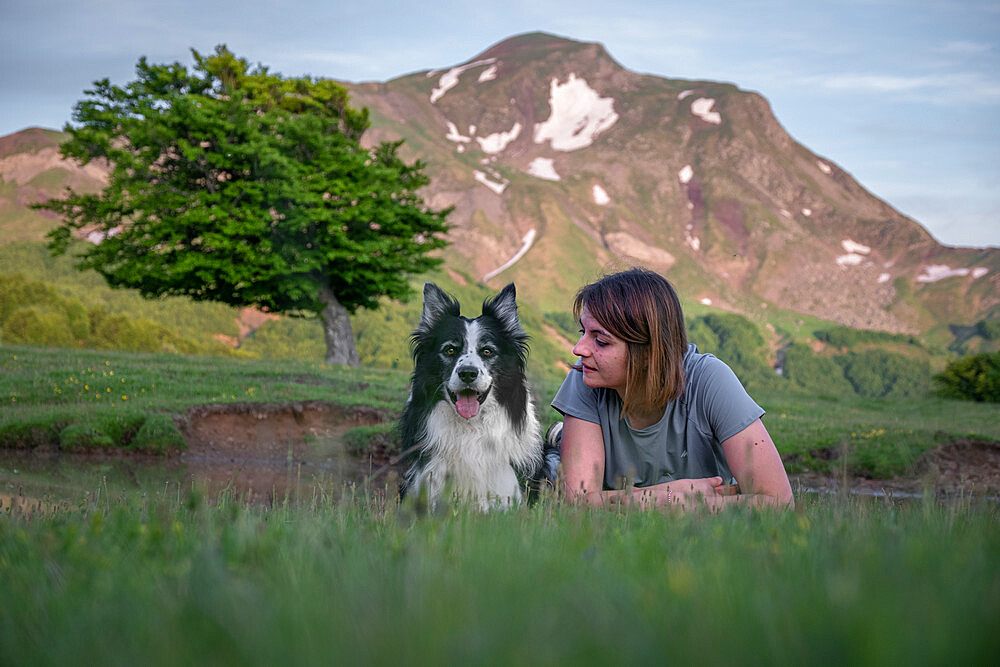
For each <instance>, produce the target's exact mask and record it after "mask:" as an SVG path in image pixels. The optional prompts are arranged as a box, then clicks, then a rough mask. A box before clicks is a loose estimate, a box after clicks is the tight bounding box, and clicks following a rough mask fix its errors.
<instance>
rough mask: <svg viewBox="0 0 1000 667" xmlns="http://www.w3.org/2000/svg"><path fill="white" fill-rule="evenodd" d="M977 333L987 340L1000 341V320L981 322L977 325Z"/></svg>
mask: <svg viewBox="0 0 1000 667" xmlns="http://www.w3.org/2000/svg"><path fill="white" fill-rule="evenodd" d="M976 333H978V334H979V335H980V336H982V337H983V338H985V339H986V340H1000V320H981V321H980V322H979V323H977V324H976Z"/></svg>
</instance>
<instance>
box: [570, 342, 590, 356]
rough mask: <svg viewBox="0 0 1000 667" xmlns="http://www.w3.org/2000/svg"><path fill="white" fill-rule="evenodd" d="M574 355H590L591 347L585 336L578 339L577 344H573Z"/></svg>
mask: <svg viewBox="0 0 1000 667" xmlns="http://www.w3.org/2000/svg"><path fill="white" fill-rule="evenodd" d="M573 355H574V356H577V357H586V356H589V355H590V347H589V346H588V345H587V344H586V342H585V340H584V339H583V338H580V340H578V341H576V345H574V346H573Z"/></svg>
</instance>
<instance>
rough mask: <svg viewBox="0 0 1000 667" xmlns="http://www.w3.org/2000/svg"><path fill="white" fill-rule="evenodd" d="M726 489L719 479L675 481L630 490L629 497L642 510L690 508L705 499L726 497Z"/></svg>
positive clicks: (706, 478)
mask: <svg viewBox="0 0 1000 667" xmlns="http://www.w3.org/2000/svg"><path fill="white" fill-rule="evenodd" d="M728 488H729V487H725V486H723V484H722V478H721V477H705V478H702V479H675V480H674V481H672V482H664V483H662V484H654V485H653V486H644V487H641V488H635V489H632V494H631V495H632V500H633V501H634V502H636V503H638V504H639V506H640V507H642V508H651V507H669V506H672V505H677V506H680V507H691V506H693V505H695V504H697V503H699V502H704V501H705V499H707V498H712V497H714V496H716V495H727V494H728Z"/></svg>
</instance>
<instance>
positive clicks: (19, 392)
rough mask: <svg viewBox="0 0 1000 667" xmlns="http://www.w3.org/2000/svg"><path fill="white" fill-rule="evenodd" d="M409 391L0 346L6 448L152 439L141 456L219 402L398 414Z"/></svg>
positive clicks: (325, 375)
mask: <svg viewBox="0 0 1000 667" xmlns="http://www.w3.org/2000/svg"><path fill="white" fill-rule="evenodd" d="M406 383H407V375H406V374H404V373H403V372H402V371H390V370H371V369H347V368H338V367H331V366H326V365H324V364H322V363H312V362H303V361H268V360H253V361H247V360H239V359H229V358H225V357H213V356H190V355H169V354H145V353H128V352H110V351H94V350H69V349H56V348H34V347H16V346H0V403H2V404H3V410H0V447H16V448H26V447H35V446H38V445H42V444H58V445H61V446H63V447H64V448H77V449H79V448H84V449H86V448H90V447H100V446H101V445H102V444H103V445H104V446H105V447H116V446H126V445H129V446H132V447H133V448H136V446H137V443H135V442H134V440H135V438H137V437H138V438H140V443H143V441H142V440H141V437H142V434H144V433H145V434H146V435H147V436H148V437H149V438H150V441H149V442H148V443H143V444H144V446H142V447H140V448H141V449H146V450H153V451H157V450H161V449H164V448H168V447H166V446H165V445H164V443H169V442H171V441H172V440H171V439H172V438H175V437H176V435H178V434H177V432H176V428H174V429H171V428H170V424H169V422H168V421H167V420H165V419H164V418H163V416H164V415H173V414H178V415H179V414H183V413H184V412H185V411H186V410H187V409H188V408H190V407H192V406H197V405H206V404H213V403H280V402H291V401H330V402H333V403H337V404H339V405H344V406H361V405H363V406H372V407H374V408H376V409H379V410H384V411H386V413H387V414H388V415H394V414H397V413H396V411H398V410H399V409H400V408H401V406H402V405H403V403H404V402H405V400H406ZM67 430H69V431H70V432H69V433H66V431H67ZM64 434H65V435H64ZM87 434H89V435H90V437H89V439H88V437H87ZM108 437H109V438H110V442H109V441H108V440H107V438H108ZM147 444H148V446H145V445H147Z"/></svg>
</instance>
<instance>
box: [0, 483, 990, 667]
mask: <svg viewBox="0 0 1000 667" xmlns="http://www.w3.org/2000/svg"><path fill="white" fill-rule="evenodd" d="M998 520H1000V515H998V507H997V506H996V504H984V505H974V504H971V503H969V502H966V503H957V504H950V505H942V504H937V503H935V502H933V501H927V502H918V503H912V504H907V503H899V502H898V501H897V502H886V501H878V502H870V501H869V502H866V503H862V502H859V501H857V500H853V499H851V498H846V497H833V498H824V499H816V498H813V499H803V500H801V501H800V503H799V507H798V509H797V510H796V511H794V512H783V513H771V512H750V511H744V510H742V509H739V508H734V509H732V510H729V511H726V512H723V513H722V514H720V515H705V514H694V515H681V514H672V513H666V514H661V513H655V512H651V513H638V512H628V511H594V510H581V509H578V508H574V507H568V506H565V505H563V504H561V503H559V502H558V501H556V500H554V499H552V498H543V500H542V501H541V502H540V503H539V504H537V505H535V506H534V507H531V508H520V509H518V510H515V511H510V512H497V513H492V514H489V515H485V516H484V515H479V514H476V513H472V512H468V511H466V510H465V509H463V508H461V507H455V506H452V507H449V508H447V509H445V510H444V511H443V512H442V513H440V515H437V516H424V517H416V516H415V515H413V514H412V513H411V512H410V511H409V509H408V508H407V507H406V506H402V507H400V506H396V505H395V504H389V506H388V507H384V506H382V504H381V503H379V502H378V501H376V500H373V499H371V498H365V497H361V496H357V497H350V496H346V497H344V498H341V497H339V496H337V497H333V494H332V493H331V494H326V493H324V492H322V491H319V492H317V493H316V495H315V496H314V497H313V498H312V500H311V501H308V502H305V503H303V504H300V505H294V504H284V505H282V504H279V505H277V506H274V507H271V508H260V507H246V506H243V505H241V504H240V503H238V502H234V499H233V498H231V497H227V496H225V495H223V496H221V497H220V498H219V499H217V500H215V501H211V502H207V501H205V500H203V499H202V498H200V497H198V496H197V494H196V493H192V494H191V495H190V496H182V497H178V494H177V493H175V492H173V491H170V492H163V493H162V494H159V495H153V496H141V497H136V496H132V497H128V498H125V497H114V496H109V495H107V494H106V493H105V494H102V493H101V490H100V489H98V490H97V493H95V494H93V495H91V496H89V497H88V499H86V500H84V501H81V502H80V503H78V504H75V505H66V506H64V507H62V508H60V509H55V510H47V511H41V512H36V513H35V514H34V515H33V516H29V515H26V514H24V513H22V512H20V511H18V510H14V511H9V512H8V513H7V516H5V517H3V518H2V519H0V571H2V572H3V576H2V577H0V597H2V599H3V600H4V604H3V605H0V645H2V646H3V647H4V650H3V654H4V658H3V662H5V663H6V664H68V663H72V664H144V665H158V664H171V665H174V664H227V665H228V664H234V665H235V664H246V665H255V664H401V663H402V664H482V663H486V664H621V663H628V664H662V663H663V662H664V661H666V660H669V661H670V662H671V663H674V664H695V663H698V664H706V663H707V664H732V663H733V662H734V661H738V662H739V663H750V664H762V665H763V664H816V663H820V664H858V665H884V664H911V665H938V664H989V663H990V662H991V661H992V660H993V659H994V658H995V656H996V654H997V651H998V650H1000V636H998V635H997V634H996V632H995V631H994V630H995V628H994V626H995V619H996V618H998V617H1000V569H998V568H997V566H996V564H997V563H998V562H1000V530H998V528H997V526H998V525H1000V524H998Z"/></svg>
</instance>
